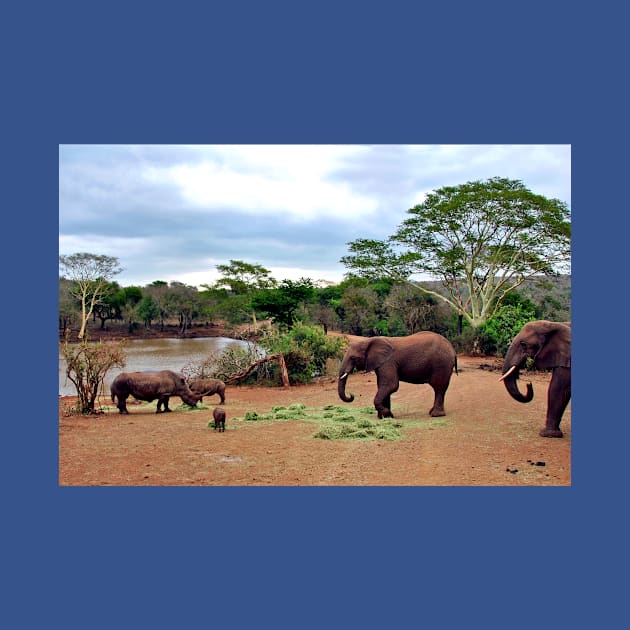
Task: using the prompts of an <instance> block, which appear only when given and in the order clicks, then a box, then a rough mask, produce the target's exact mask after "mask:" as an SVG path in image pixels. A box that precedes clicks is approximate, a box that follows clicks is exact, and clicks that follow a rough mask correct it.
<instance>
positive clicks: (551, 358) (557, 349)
mask: <svg viewBox="0 0 630 630" xmlns="http://www.w3.org/2000/svg"><path fill="white" fill-rule="evenodd" d="M544 334H545V344H544V345H543V347H542V348H541V349H540V351H539V352H538V354H537V355H536V357H535V359H534V363H535V364H536V366H538V367H540V368H553V367H568V368H570V367H571V327H570V326H567V325H566V324H558V323H555V322H549V325H548V326H547V330H546V331H545V333H544Z"/></svg>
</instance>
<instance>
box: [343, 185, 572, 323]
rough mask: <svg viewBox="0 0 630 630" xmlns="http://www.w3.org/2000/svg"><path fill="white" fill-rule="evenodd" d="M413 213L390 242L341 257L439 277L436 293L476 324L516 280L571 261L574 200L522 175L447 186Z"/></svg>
mask: <svg viewBox="0 0 630 630" xmlns="http://www.w3.org/2000/svg"><path fill="white" fill-rule="evenodd" d="M408 214H409V215H410V216H409V218H407V219H406V220H405V221H403V223H402V224H401V225H400V226H399V228H398V230H397V231H396V233H395V234H393V235H392V236H390V237H389V238H387V239H386V240H384V241H377V240H369V239H358V240H356V241H354V242H352V243H350V244H349V249H350V255H349V256H344V257H343V258H342V259H341V262H342V263H344V264H345V265H346V266H347V267H348V268H349V269H351V270H352V271H353V272H355V273H359V274H360V275H362V276H364V277H367V278H375V277H389V278H392V279H394V280H396V281H398V282H408V281H409V279H410V278H411V276H412V274H414V273H424V274H426V273H428V274H430V275H431V276H433V277H436V278H440V279H441V283H442V285H443V287H444V288H445V289H446V290H445V292H433V293H432V294H433V295H434V296H435V297H437V298H438V299H440V300H442V301H444V302H445V303H446V304H449V305H450V306H451V308H453V309H454V310H455V311H456V312H457V313H462V314H463V316H464V317H465V318H466V319H467V320H468V322H469V323H470V325H471V326H472V327H474V328H477V327H479V326H481V325H482V324H483V323H484V322H486V321H487V320H488V319H490V318H491V317H492V316H493V315H495V314H496V312H497V311H498V309H499V308H500V306H501V303H502V300H503V299H504V298H505V296H506V295H507V294H508V293H509V291H510V290H512V287H513V286H515V285H518V284H520V283H522V282H523V281H524V280H525V279H527V278H529V277H532V276H535V275H540V274H545V275H553V274H554V273H557V272H558V271H563V270H564V269H568V268H569V265H570V252H571V223H570V212H569V209H568V207H567V205H566V204H565V203H563V202H561V201H559V200H558V199H547V198H545V197H543V196H541V195H536V194H534V193H532V192H531V191H530V190H528V189H527V188H526V187H525V186H524V185H523V184H522V182H520V181H518V180H509V179H506V178H500V177H494V178H491V179H489V180H487V181H485V182H481V181H472V182H467V183H466V184H463V185H461V186H446V187H443V188H440V189H438V190H436V191H434V192H432V193H429V194H428V195H427V196H426V198H425V201H424V202H423V203H422V204H419V205H417V206H415V207H413V208H411V209H410V210H408ZM419 289H420V290H423V291H427V289H426V288H424V287H419Z"/></svg>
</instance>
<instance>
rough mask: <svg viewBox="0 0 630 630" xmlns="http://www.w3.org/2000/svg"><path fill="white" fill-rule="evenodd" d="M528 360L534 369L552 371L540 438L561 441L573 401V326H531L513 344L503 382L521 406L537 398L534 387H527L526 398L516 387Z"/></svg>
mask: <svg viewBox="0 0 630 630" xmlns="http://www.w3.org/2000/svg"><path fill="white" fill-rule="evenodd" d="M528 357H530V358H532V359H533V360H534V366H535V367H538V368H552V370H553V371H552V376H551V382H550V383H549V390H548V392H547V418H546V421H545V427H544V428H543V429H541V430H540V435H541V436H542V437H562V431H561V430H560V421H561V420H562V414H563V413H564V410H565V409H566V407H567V405H568V404H569V400H571V322H550V321H547V320H537V321H534V322H529V323H527V324H525V326H523V328H522V329H521V331H520V332H519V333H518V335H516V337H514V339H513V340H512V343H511V345H510V347H509V348H508V351H507V353H506V355H505V362H504V364H503V376H502V377H501V379H500V380H502V381H503V383H504V385H505V388H506V389H507V391H508V392H509V394H510V396H512V398H514V400H517V401H518V402H522V403H527V402H530V401H531V400H532V398H533V397H534V388H533V386H532V384H531V383H528V384H527V393H526V394H522V393H521V392H520V391H519V389H518V385H517V384H516V381H517V380H518V376H519V370H520V369H521V368H522V367H523V366H524V365H525V361H526V360H527V358H528Z"/></svg>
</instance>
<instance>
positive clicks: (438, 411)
mask: <svg viewBox="0 0 630 630" xmlns="http://www.w3.org/2000/svg"><path fill="white" fill-rule="evenodd" d="M429 415H430V416H431V417H432V418H439V417H440V416H445V415H446V411H444V409H435V408H433V409H431V410H430V411H429Z"/></svg>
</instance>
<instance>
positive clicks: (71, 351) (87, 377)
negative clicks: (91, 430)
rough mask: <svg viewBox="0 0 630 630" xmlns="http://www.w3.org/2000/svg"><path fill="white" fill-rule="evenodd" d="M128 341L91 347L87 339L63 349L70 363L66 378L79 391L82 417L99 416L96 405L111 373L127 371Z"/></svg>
mask: <svg viewBox="0 0 630 630" xmlns="http://www.w3.org/2000/svg"><path fill="white" fill-rule="evenodd" d="M124 344H125V342H124V341H117V342H107V343H103V342H102V341H99V342H98V343H89V342H88V341H87V339H84V340H83V341H81V342H79V343H76V344H71V343H69V341H68V338H66V341H65V342H64V343H63V344H62V345H61V354H62V356H63V358H64V359H65V361H66V376H67V377H68V379H69V380H70V381H72V383H74V386H75V387H76V390H77V396H78V397H79V406H78V408H77V411H78V412H79V413H81V414H93V413H96V410H95V403H96V397H97V396H98V393H99V390H100V389H102V387H103V382H104V380H105V376H106V374H107V372H108V371H109V370H110V369H111V368H113V367H124V366H125V362H126V357H125V351H124Z"/></svg>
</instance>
